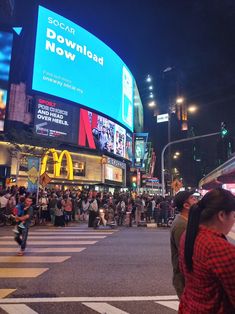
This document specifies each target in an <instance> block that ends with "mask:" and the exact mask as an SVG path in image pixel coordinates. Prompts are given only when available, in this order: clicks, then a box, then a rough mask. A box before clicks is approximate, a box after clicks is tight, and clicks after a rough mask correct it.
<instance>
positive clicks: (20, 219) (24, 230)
mask: <svg viewBox="0 0 235 314" xmlns="http://www.w3.org/2000/svg"><path fill="white" fill-rule="evenodd" d="M32 203H33V200H32V198H31V197H26V199H25V204H24V211H23V213H22V215H21V216H16V217H15V220H16V222H17V223H18V225H17V231H18V232H17V233H16V234H15V241H16V242H17V243H18V244H19V246H20V251H19V252H18V254H17V255H19V256H22V255H24V251H25V249H26V243H27V238H28V231H29V226H30V220H31V218H32V216H33V207H32ZM22 224H23V226H22Z"/></svg>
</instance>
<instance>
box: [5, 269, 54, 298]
mask: <svg viewBox="0 0 235 314" xmlns="http://www.w3.org/2000/svg"><path fill="white" fill-rule="evenodd" d="M48 269H49V268H0V278H35V277H38V276H40V275H41V274H43V273H44V272H45V271H47V270H48ZM2 303H3V302H2ZM20 303H21V302H20ZM23 303H25V302H23Z"/></svg>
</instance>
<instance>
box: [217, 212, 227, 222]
mask: <svg viewBox="0 0 235 314" xmlns="http://www.w3.org/2000/svg"><path fill="white" fill-rule="evenodd" d="M224 216H225V212H224V211H222V210H220V211H219V212H218V214H217V218H218V220H219V221H220V222H224V218H225V217H224Z"/></svg>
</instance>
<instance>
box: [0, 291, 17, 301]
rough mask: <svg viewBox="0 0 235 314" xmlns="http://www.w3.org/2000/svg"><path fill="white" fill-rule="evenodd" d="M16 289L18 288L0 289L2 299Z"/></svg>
mask: <svg viewBox="0 0 235 314" xmlns="http://www.w3.org/2000/svg"><path fill="white" fill-rule="evenodd" d="M14 291H16V289H0V299H1V298H5V297H6V296H7V295H8V294H11V293H12V292H14Z"/></svg>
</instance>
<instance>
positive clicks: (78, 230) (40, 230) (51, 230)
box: [31, 227, 118, 233]
mask: <svg viewBox="0 0 235 314" xmlns="http://www.w3.org/2000/svg"><path fill="white" fill-rule="evenodd" d="M31 230H32V229H31ZM38 231H39V232H61V231H62V232H68V233H70V231H71V232H83V233H88V232H96V233H100V232H105V233H113V232H116V231H118V230H114V229H108V230H105V229H100V230H94V229H93V231H91V230H89V229H81V228H73V227H66V228H63V229H58V228H54V229H48V228H47V229H46V228H45V229H35V232H38Z"/></svg>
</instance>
